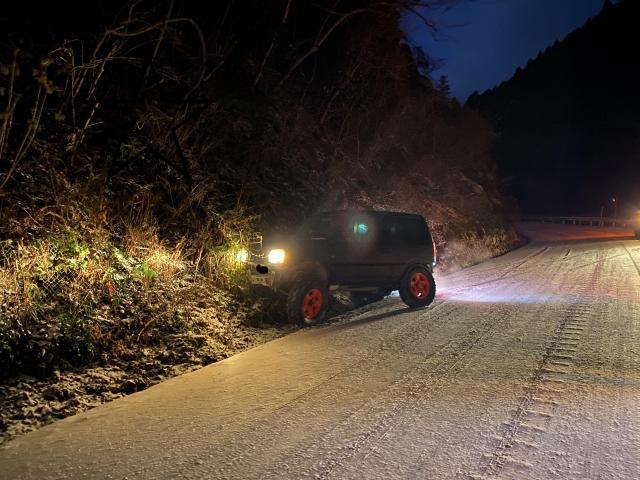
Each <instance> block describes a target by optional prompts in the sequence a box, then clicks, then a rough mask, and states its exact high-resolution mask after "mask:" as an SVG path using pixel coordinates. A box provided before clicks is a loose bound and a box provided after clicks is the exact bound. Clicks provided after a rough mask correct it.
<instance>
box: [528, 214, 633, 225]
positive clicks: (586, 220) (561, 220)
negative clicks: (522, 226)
mask: <svg viewBox="0 0 640 480" xmlns="http://www.w3.org/2000/svg"><path fill="white" fill-rule="evenodd" d="M522 221H524V222H538V223H556V224H562V225H588V226H592V227H620V228H637V227H636V226H637V225H638V223H640V222H639V221H638V220H634V219H629V218H610V217H549V216H546V215H544V216H535V215H528V216H526V217H523V218H522Z"/></svg>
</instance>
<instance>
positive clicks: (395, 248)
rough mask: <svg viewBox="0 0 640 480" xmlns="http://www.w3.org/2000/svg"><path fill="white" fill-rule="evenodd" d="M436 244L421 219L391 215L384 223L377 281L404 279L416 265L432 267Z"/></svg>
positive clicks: (416, 216) (383, 219)
mask: <svg viewBox="0 0 640 480" xmlns="http://www.w3.org/2000/svg"><path fill="white" fill-rule="evenodd" d="M431 249H432V240H431V235H430V233H429V229H428V226H427V224H426V222H425V220H424V218H422V217H421V216H419V215H408V214H387V215H385V216H384V217H383V218H382V219H381V221H380V241H379V244H378V249H377V250H378V252H379V253H378V255H379V256H378V261H377V265H376V269H375V277H376V278H377V279H378V280H379V281H385V280H387V281H388V280H391V281H393V282H395V281H397V280H399V279H400V277H401V276H402V274H403V273H404V271H405V269H406V267H407V266H408V265H410V264H413V263H423V264H429V262H430V260H431V258H430V257H431Z"/></svg>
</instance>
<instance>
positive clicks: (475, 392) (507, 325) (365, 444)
mask: <svg viewBox="0 0 640 480" xmlns="http://www.w3.org/2000/svg"><path fill="white" fill-rule="evenodd" d="M553 228H555V229H557V228H558V227H553ZM572 228H573V230H572V229H571V228H569V229H568V230H567V231H566V232H565V233H566V234H565V235H564V236H563V235H562V234H560V235H559V234H558V232H557V231H554V233H553V235H552V236H551V237H549V236H547V235H545V234H544V232H542V234H540V230H539V229H534V230H532V231H530V232H529V234H530V235H532V236H534V237H535V238H538V239H545V238H552V239H553V240H554V241H548V240H538V241H533V242H532V243H530V244H529V245H527V246H525V247H523V248H521V249H519V250H516V251H514V252H511V253H509V254H507V255H504V256H502V257H499V258H496V259H493V260H491V261H489V262H486V263H483V264H481V265H477V266H475V267H472V268H470V269H467V270H464V271H461V272H458V273H456V274H454V275H451V276H448V277H444V278H443V277H440V278H437V281H438V282H439V287H440V288H439V293H438V296H437V298H436V301H435V302H434V304H433V305H432V306H431V307H429V308H428V309H425V310H409V309H407V308H405V307H404V306H403V304H401V303H400V301H399V299H398V298H387V299H385V300H383V301H382V302H379V303H378V304H375V305H374V306H372V307H369V308H368V310H366V311H363V310H361V311H359V312H355V313H351V314H350V315H349V316H348V317H345V318H342V319H340V320H338V321H334V322H333V323H331V324H330V325H326V326H322V327H318V328H312V329H306V330H303V331H300V332H297V333H295V334H292V335H290V336H288V337H285V338H282V339H279V340H276V341H274V342H271V343H268V344H266V345H263V346H261V347H258V348H255V349H253V350H250V351H248V352H245V353H242V354H240V355H237V356H235V357H233V358H230V359H227V360H225V361H223V362H220V363H218V364H215V365H211V366H208V367H205V368H202V369H200V370H198V371H196V372H193V373H190V374H187V375H183V376H181V377H177V378H174V379H172V380H169V381H167V382H164V383H162V384H160V385H157V386H154V387H152V388H150V389H148V390H146V391H144V392H141V393H137V394H134V395H131V396H129V397H127V398H123V399H120V400H116V401H114V402H113V403H111V404H108V405H105V406H102V407H99V408H96V409H94V410H91V411H89V412H86V413H84V414H81V415H77V416H75V417H71V418H68V419H66V420H62V421H60V422H58V423H55V424H53V425H50V426H47V427H45V428H42V429H41V430H38V431H36V432H32V433H29V434H27V435H24V436H23V437H20V438H17V439H15V440H13V441H10V442H8V443H7V444H5V445H4V446H3V447H2V448H0V478H2V479H21V478H56V479H58V478H116V479H122V478H129V479H134V478H176V477H178V478H203V479H204V478H206V479H210V478H216V479H217V478H354V479H355V478H357V479H361V478H381V479H382V478H384V479H387V478H492V477H495V478H509V479H511V478H525V479H526V478H535V479H550V478H571V479H584V478H593V479H596V478H598V479H610V478H611V479H614V478H616V479H617V478H622V479H637V478H640V241H637V240H624V239H614V240H609V241H607V240H602V239H599V240H577V239H578V238H580V234H581V232H582V234H583V235H582V236H583V237H587V238H591V237H593V235H592V234H591V233H585V232H586V230H575V229H576V228H577V229H580V227H572ZM567 232H568V233H567ZM576 232H577V233H578V235H576ZM600 236H601V235H600ZM568 239H573V240H568Z"/></svg>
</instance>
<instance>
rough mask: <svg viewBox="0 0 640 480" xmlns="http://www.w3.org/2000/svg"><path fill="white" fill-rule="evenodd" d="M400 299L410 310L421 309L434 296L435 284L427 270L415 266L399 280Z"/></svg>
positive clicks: (431, 300)
mask: <svg viewBox="0 0 640 480" xmlns="http://www.w3.org/2000/svg"><path fill="white" fill-rule="evenodd" d="M399 291H400V298H402V301H403V302H404V303H406V304H407V305H408V306H409V307H411V308H423V307H426V306H427V305H429V304H430V303H431V302H433V299H434V298H435V296H436V282H435V280H434V279H433V275H432V274H431V272H430V271H429V270H427V269H426V268H424V267H421V266H415V267H412V268H410V269H409V270H407V272H406V273H405V274H404V275H403V277H402V280H400V289H399Z"/></svg>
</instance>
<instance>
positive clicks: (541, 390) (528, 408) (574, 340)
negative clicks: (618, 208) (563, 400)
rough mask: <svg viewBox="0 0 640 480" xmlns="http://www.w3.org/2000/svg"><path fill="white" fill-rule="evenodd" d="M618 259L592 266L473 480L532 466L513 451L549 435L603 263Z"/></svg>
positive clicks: (514, 475)
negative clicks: (546, 428) (546, 433)
mask: <svg viewBox="0 0 640 480" xmlns="http://www.w3.org/2000/svg"><path fill="white" fill-rule="evenodd" d="M618 256H620V255H615V256H614V257H618ZM614 257H607V258H604V259H600V260H597V261H595V262H592V263H591V265H595V269H594V272H593V273H592V275H591V277H590V279H589V281H588V282H587V283H585V284H583V285H580V287H579V288H578V291H577V292H576V294H574V295H575V297H576V298H575V299H574V301H573V303H572V304H571V305H569V307H568V309H567V311H566V312H565V314H564V316H563V317H562V318H561V319H560V321H559V322H558V325H557V327H556V329H555V332H554V335H553V337H552V338H551V340H550V341H549V343H548V345H547V347H546V348H545V351H544V353H543V355H542V358H541V359H540V361H539V363H538V366H537V368H536V369H535V370H534V373H533V375H532V376H531V378H530V380H529V383H528V385H527V387H526V388H525V391H524V393H523V395H522V397H521V400H520V402H519V403H518V405H517V407H516V409H515V412H514V413H513V415H512V417H511V419H510V420H509V421H508V422H506V423H505V424H504V425H503V428H502V429H501V432H500V440H499V442H498V445H497V446H496V447H495V449H494V451H493V454H491V456H490V459H489V461H488V463H487V464H486V465H485V466H484V467H481V469H480V471H479V472H476V473H474V474H471V478H481V479H484V478H487V477H492V476H495V475H498V474H500V475H505V476H506V477H507V478H519V477H521V476H522V475H523V469H524V470H526V469H528V468H529V467H530V466H531V465H530V464H528V463H527V462H526V460H525V459H524V458H522V459H518V453H517V451H518V449H515V450H514V448H513V447H514V446H520V447H521V448H524V449H525V450H527V449H536V448H537V444H536V440H537V438H538V437H539V436H541V435H544V434H545V432H546V430H545V428H544V425H545V424H546V423H548V422H550V421H552V419H553V417H554V412H553V410H554V407H555V405H557V402H556V401H555V397H557V396H558V395H559V394H560V393H561V392H562V386H563V384H564V383H565V381H566V380H567V378H566V377H567V376H569V375H570V372H569V371H568V370H567V369H568V368H570V367H573V366H574V353H575V352H576V351H577V348H578V346H579V345H580V337H581V335H582V333H583V331H584V330H585V326H586V324H587V317H588V316H589V315H592V314H593V312H592V310H593V308H592V306H590V305H589V304H588V303H589V302H588V301H587V302H585V299H590V298H591V296H592V295H593V292H594V291H595V290H596V286H597V284H598V282H599V281H600V279H601V277H602V267H603V262H604V261H605V260H608V259H610V258H614ZM549 410H551V411H549Z"/></svg>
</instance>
